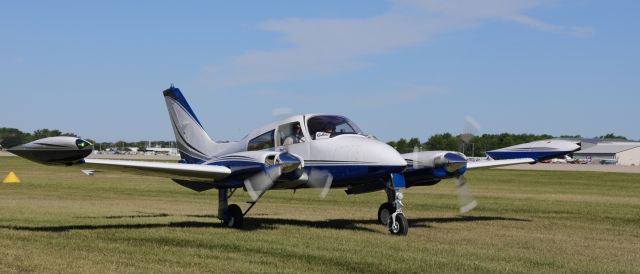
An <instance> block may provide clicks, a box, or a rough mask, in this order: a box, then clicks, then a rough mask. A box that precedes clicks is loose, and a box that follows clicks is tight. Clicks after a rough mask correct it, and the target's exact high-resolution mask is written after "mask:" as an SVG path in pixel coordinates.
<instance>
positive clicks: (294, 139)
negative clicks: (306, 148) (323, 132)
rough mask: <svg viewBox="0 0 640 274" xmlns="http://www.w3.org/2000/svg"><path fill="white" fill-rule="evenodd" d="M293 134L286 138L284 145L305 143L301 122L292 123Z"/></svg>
mask: <svg viewBox="0 0 640 274" xmlns="http://www.w3.org/2000/svg"><path fill="white" fill-rule="evenodd" d="M290 132H291V134H290V135H289V136H287V138H286V139H284V145H290V144H297V143H304V142H305V139H304V134H303V133H302V128H300V124H299V123H295V124H293V125H291V131H290Z"/></svg>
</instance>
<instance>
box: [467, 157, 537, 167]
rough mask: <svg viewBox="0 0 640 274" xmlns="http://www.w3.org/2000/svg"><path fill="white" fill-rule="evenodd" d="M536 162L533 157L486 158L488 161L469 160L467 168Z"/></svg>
mask: <svg viewBox="0 0 640 274" xmlns="http://www.w3.org/2000/svg"><path fill="white" fill-rule="evenodd" d="M535 162H536V160H534V159H531V158H520V159H509V160H486V161H478V162H468V163H467V169H475V168H490V167H499V166H511V165H518V164H532V163H535Z"/></svg>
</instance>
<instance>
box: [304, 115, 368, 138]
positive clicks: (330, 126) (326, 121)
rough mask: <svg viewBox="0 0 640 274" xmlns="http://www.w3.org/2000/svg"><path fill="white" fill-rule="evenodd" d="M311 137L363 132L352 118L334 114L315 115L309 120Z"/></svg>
mask: <svg viewBox="0 0 640 274" xmlns="http://www.w3.org/2000/svg"><path fill="white" fill-rule="evenodd" d="M307 126H308V127H309V134H311V139H313V140H316V139H323V138H331V137H334V136H338V135H342V134H361V135H362V134H363V133H362V131H361V130H360V128H358V126H356V124H354V123H353V122H351V120H349V119H347V118H345V117H342V116H334V115H320V116H314V117H311V118H309V120H307Z"/></svg>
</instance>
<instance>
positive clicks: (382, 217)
mask: <svg viewBox="0 0 640 274" xmlns="http://www.w3.org/2000/svg"><path fill="white" fill-rule="evenodd" d="M394 212H396V209H395V208H394V207H393V206H392V205H391V203H384V204H381V205H380V208H379V209H378V223H380V224H382V225H387V224H388V223H389V217H391V214H393V213H394Z"/></svg>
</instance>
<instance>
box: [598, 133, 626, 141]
mask: <svg viewBox="0 0 640 274" xmlns="http://www.w3.org/2000/svg"><path fill="white" fill-rule="evenodd" d="M596 138H597V139H623V140H627V137H624V136H620V135H615V134H613V133H608V134H606V135H603V136H598V137H596Z"/></svg>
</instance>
